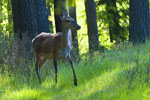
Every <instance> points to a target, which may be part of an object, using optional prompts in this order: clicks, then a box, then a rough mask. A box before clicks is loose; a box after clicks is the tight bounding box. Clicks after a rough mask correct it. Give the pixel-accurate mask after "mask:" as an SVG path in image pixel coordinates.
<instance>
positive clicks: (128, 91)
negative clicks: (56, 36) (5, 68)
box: [0, 42, 150, 100]
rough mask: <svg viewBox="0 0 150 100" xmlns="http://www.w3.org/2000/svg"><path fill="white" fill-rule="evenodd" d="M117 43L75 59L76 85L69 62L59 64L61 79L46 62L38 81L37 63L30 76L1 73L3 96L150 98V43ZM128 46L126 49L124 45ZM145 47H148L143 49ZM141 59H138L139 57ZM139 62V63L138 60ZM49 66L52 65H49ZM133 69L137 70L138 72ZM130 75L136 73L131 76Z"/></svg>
mask: <svg viewBox="0 0 150 100" xmlns="http://www.w3.org/2000/svg"><path fill="white" fill-rule="evenodd" d="M129 46H130V44H128V45H123V46H118V47H117V48H115V49H114V50H110V51H105V52H104V53H103V55H95V56H93V57H90V58H86V59H82V60H81V61H80V62H79V63H75V70H76V74H77V78H78V86H77V87H75V86H74V85H73V73H72V70H71V67H70V66H69V65H68V64H62V62H60V63H59V64H58V65H59V67H58V83H57V84H56V83H55V80H54V70H53V68H52V67H50V68H51V71H49V72H48V74H46V73H45V72H46V70H50V68H49V65H47V64H45V65H44V66H43V68H42V69H41V75H42V84H39V82H38V79H37V76H36V73H35V70H34V64H31V67H30V68H31V69H30V70H31V72H30V76H23V75H21V73H19V72H17V75H11V76H9V75H8V74H7V73H6V74H5V75H3V74H1V75H0V98H1V99H2V100H149V99H150V95H149V93H150V87H149V83H148V82H145V79H147V77H149V74H148V75H147V70H148V68H149V67H148V66H149V65H150V63H149V61H150V60H149V57H150V53H149V51H150V45H149V43H148V42H147V43H146V44H145V45H138V46H135V47H132V46H130V48H127V47H129ZM124 48H126V49H124ZM144 48H145V49H144ZM137 60H138V61H137ZM137 62H138V63H137ZM48 68H49V69H48ZM134 70H137V71H136V73H135V75H134V76H133V75H132V74H133V73H134ZM131 77H134V78H132V79H131Z"/></svg>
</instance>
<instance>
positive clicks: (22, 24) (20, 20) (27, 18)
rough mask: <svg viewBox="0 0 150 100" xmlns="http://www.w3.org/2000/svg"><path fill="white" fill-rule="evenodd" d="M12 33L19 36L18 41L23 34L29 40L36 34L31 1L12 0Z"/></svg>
mask: <svg viewBox="0 0 150 100" xmlns="http://www.w3.org/2000/svg"><path fill="white" fill-rule="evenodd" d="M12 9H13V22H14V32H15V34H19V38H20V40H21V39H22V38H23V33H27V34H28V37H29V38H30V39H33V38H34V37H35V36H36V35H37V34H38V29H37V21H36V16H35V9H34V2H33V0H12Z"/></svg>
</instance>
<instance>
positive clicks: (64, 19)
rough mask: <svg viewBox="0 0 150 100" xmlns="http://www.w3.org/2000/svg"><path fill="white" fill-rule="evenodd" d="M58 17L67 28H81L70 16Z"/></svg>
mask: <svg viewBox="0 0 150 100" xmlns="http://www.w3.org/2000/svg"><path fill="white" fill-rule="evenodd" d="M60 19H61V20H62V23H64V24H63V25H65V27H66V28H68V29H72V30H79V29H80V28H81V26H80V25H78V24H77V23H76V21H75V20H74V19H72V18H71V17H60Z"/></svg>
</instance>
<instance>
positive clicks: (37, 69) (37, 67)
mask: <svg viewBox="0 0 150 100" xmlns="http://www.w3.org/2000/svg"><path fill="white" fill-rule="evenodd" d="M35 69H36V74H37V76H38V79H39V82H40V84H41V76H40V67H39V58H36V62H35Z"/></svg>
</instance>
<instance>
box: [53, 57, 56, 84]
mask: <svg viewBox="0 0 150 100" xmlns="http://www.w3.org/2000/svg"><path fill="white" fill-rule="evenodd" d="M53 64H54V68H55V81H56V83H57V60H56V59H53Z"/></svg>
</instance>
